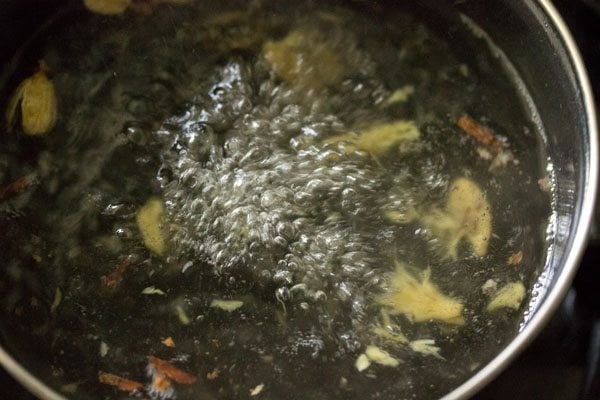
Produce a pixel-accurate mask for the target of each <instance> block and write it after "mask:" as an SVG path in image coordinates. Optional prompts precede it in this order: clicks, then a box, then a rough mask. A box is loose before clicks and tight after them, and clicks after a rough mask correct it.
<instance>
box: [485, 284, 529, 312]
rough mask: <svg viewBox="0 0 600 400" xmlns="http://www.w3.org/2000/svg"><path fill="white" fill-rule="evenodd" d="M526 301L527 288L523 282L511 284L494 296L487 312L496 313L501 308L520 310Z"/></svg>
mask: <svg viewBox="0 0 600 400" xmlns="http://www.w3.org/2000/svg"><path fill="white" fill-rule="evenodd" d="M523 299H525V286H524V285H523V283H521V282H511V283H507V284H506V285H505V286H503V287H502V288H501V289H500V290H498V292H497V293H496V294H495V295H494V297H493V298H492V300H490V303H489V304H488V305H487V307H486V310H487V311H495V310H498V309H500V308H512V309H514V310H518V309H519V307H521V303H522V302H523Z"/></svg>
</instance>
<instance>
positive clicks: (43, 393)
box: [0, 346, 66, 400]
mask: <svg viewBox="0 0 600 400" xmlns="http://www.w3.org/2000/svg"><path fill="white" fill-rule="evenodd" d="M0 365H1V366H2V367H4V369H5V370H6V371H7V372H8V373H9V374H10V375H11V376H12V377H13V378H15V379H16V380H17V381H19V383H21V384H22V385H23V386H24V387H25V388H26V389H27V390H29V391H30V392H31V393H32V394H33V395H35V396H37V397H38V398H40V399H44V400H66V397H64V396H62V395H60V394H59V393H57V392H55V391H54V389H52V388H50V387H49V386H47V385H46V384H45V383H43V382H42V381H41V380H39V379H38V378H37V377H35V376H34V375H32V374H31V373H30V372H29V371H27V370H26V369H25V368H24V367H23V366H22V365H21V364H19V363H18V362H17V361H16V360H15V359H14V358H12V357H11V356H10V354H8V353H7V352H6V350H4V349H3V348H2V347H1V346H0Z"/></svg>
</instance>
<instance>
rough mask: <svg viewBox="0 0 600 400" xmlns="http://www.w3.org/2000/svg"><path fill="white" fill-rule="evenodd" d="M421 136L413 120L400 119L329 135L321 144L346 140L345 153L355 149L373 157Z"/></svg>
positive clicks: (352, 151)
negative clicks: (352, 131) (356, 131)
mask: <svg viewBox="0 0 600 400" xmlns="http://www.w3.org/2000/svg"><path fill="white" fill-rule="evenodd" d="M420 136H421V132H420V131H419V128H417V126H416V125H415V123H414V121H406V120H400V121H396V122H391V123H382V124H376V125H373V126H371V127H369V128H367V129H365V130H362V131H360V132H359V133H358V134H352V133H344V134H341V135H336V136H333V137H330V138H328V139H326V140H324V141H323V144H330V145H331V144H337V143H340V142H347V143H348V145H347V146H346V147H345V148H344V151H345V152H346V154H351V153H354V152H355V151H357V150H361V151H365V152H367V153H369V154H371V155H373V156H375V157H377V156H382V155H384V154H385V153H387V152H388V151H390V150H391V149H392V148H394V147H395V146H398V145H400V144H401V143H403V142H411V141H414V140H417V139H418V138H419V137H420Z"/></svg>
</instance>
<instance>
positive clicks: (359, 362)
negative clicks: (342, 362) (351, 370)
mask: <svg viewBox="0 0 600 400" xmlns="http://www.w3.org/2000/svg"><path fill="white" fill-rule="evenodd" d="M354 366H355V367H356V369H357V370H358V372H362V371H364V370H365V369H367V368H369V367H370V366H371V361H370V360H369V357H367V355H366V354H361V355H359V356H358V358H357V359H356V362H355V363H354Z"/></svg>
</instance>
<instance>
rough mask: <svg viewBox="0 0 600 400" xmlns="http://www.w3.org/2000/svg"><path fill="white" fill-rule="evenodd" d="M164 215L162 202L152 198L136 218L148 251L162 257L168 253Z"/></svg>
mask: <svg viewBox="0 0 600 400" xmlns="http://www.w3.org/2000/svg"><path fill="white" fill-rule="evenodd" d="M164 213H165V208H164V206H163V203H162V200H161V199H159V198H158V197H151V198H150V199H148V201H146V204H144V205H143V206H142V208H140V209H139V210H138V212H137V214H136V216H135V220H136V222H137V225H138V228H139V230H140V233H141V234H142V239H143V240H144V245H145V246H146V248H148V250H150V251H151V252H153V253H154V254H156V255H158V256H161V257H162V256H164V255H165V254H166V252H167V241H166V239H165V233H164V228H163V216H164Z"/></svg>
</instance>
